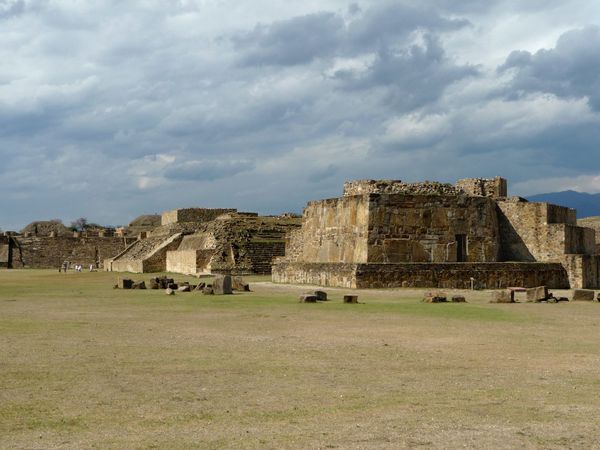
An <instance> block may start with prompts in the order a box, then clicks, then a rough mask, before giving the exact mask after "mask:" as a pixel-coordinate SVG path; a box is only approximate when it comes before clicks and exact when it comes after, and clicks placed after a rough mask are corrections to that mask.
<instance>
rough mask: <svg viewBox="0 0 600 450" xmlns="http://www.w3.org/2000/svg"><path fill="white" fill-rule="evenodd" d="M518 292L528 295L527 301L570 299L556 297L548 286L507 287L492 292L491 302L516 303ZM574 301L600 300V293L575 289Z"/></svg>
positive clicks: (549, 301) (561, 300)
mask: <svg viewBox="0 0 600 450" xmlns="http://www.w3.org/2000/svg"><path fill="white" fill-rule="evenodd" d="M518 292H524V293H525V296H526V302H528V303H542V302H548V303H558V302H564V301H567V302H568V301H569V299H568V298H567V297H555V296H554V295H553V294H552V293H551V292H549V291H548V288H547V287H546V286H538V287H535V288H529V289H527V288H517V287H512V288H507V289H504V290H502V291H495V292H492V300H491V303H516V300H515V294H516V293H518ZM573 301H587V302H593V301H600V294H598V297H596V293H595V291H592V290H588V289H575V290H574V291H573Z"/></svg>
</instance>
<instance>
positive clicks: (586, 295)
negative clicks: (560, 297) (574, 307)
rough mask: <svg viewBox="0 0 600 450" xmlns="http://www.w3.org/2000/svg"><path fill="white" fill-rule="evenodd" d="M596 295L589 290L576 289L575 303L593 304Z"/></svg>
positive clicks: (574, 292) (574, 293) (574, 294)
mask: <svg viewBox="0 0 600 450" xmlns="http://www.w3.org/2000/svg"><path fill="white" fill-rule="evenodd" d="M595 296H596V293H595V292H594V291H591V290H589V289H575V290H574V291H573V301H574V302H593V301H594V297H595Z"/></svg>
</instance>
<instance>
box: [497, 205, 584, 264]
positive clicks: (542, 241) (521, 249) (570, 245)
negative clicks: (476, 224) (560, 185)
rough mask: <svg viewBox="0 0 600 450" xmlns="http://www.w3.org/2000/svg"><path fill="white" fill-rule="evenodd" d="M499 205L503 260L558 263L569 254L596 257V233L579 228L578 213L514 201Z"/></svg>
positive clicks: (566, 209)
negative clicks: (583, 254)
mask: <svg viewBox="0 0 600 450" xmlns="http://www.w3.org/2000/svg"><path fill="white" fill-rule="evenodd" d="M497 204H498V215H499V222H500V237H501V259H502V260H504V261H555V260H558V259H559V258H560V257H561V256H562V255H564V254H567V253H589V254H591V253H595V245H594V243H593V240H594V239H595V238H594V235H593V232H591V231H590V230H589V229H587V228H582V227H577V226H576V223H577V221H576V217H575V214H576V213H575V211H574V210H572V209H569V208H564V207H560V206H556V205H549V204H546V203H529V202H524V201H514V200H507V201H498V202H497ZM561 221H563V222H562V223H561Z"/></svg>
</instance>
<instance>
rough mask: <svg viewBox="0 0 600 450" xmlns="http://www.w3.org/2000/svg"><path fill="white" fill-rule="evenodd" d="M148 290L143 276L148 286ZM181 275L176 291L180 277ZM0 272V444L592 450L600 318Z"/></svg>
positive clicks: (584, 310) (270, 289)
mask: <svg viewBox="0 0 600 450" xmlns="http://www.w3.org/2000/svg"><path fill="white" fill-rule="evenodd" d="M149 277H150V276H148V275H145V276H137V277H135V276H134V278H138V279H142V278H144V279H149ZM178 278H180V279H182V278H184V277H178ZM114 280H115V275H114V274H107V273H91V274H86V273H84V274H67V275H65V274H58V273H57V272H53V271H12V272H8V271H4V272H0V355H1V358H0V389H1V390H0V448H102V449H105V448H161V449H162V448H403V447H406V448H416V447H423V448H431V447H434V448H456V447H470V448H515V447H524V448H591V447H596V446H598V443H599V442H600V430H599V429H598V427H597V413H598V411H599V410H600V395H599V394H600V377H599V376H598V368H599V367H600V352H599V351H598V349H597V345H598V344H597V340H598V337H599V335H600V328H599V326H600V304H584V303H580V304H575V303H570V304H558V305H533V304H515V305H491V304H488V303H487V299H488V296H489V293H481V292H478V293H476V294H472V293H468V294H467V297H468V300H469V302H470V303H469V304H466V305H462V304H421V303H419V299H420V296H421V295H422V291H408V290H381V291H369V292H367V291H359V292H358V295H359V296H360V300H361V301H362V302H364V303H363V304H360V305H343V304H342V303H341V296H342V294H343V293H344V292H347V291H344V290H336V289H328V290H327V291H328V292H329V293H330V296H331V297H332V299H333V300H332V301H331V302H329V303H326V304H316V305H313V304H299V303H297V300H296V298H297V294H299V293H300V292H303V291H304V290H305V288H302V287H289V286H276V285H272V284H270V283H268V282H264V281H262V282H260V283H254V284H253V285H252V287H253V290H254V292H252V293H244V294H237V295H234V296H226V297H207V296H202V295H199V294H195V293H192V294H179V295H176V296H175V297H169V296H166V295H164V293H163V292H161V291H116V290H113V289H112V285H113V284H114Z"/></svg>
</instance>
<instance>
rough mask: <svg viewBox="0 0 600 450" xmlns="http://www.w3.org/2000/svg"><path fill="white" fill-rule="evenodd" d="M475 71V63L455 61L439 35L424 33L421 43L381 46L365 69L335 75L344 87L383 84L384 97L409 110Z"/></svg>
mask: <svg viewBox="0 0 600 450" xmlns="http://www.w3.org/2000/svg"><path fill="white" fill-rule="evenodd" d="M477 74H478V71H477V69H476V68H475V67H472V66H468V65H464V66H459V65H456V64H454V63H453V62H452V61H451V60H450V59H449V58H448V57H447V56H446V54H445V52H444V49H443V47H442V45H441V43H440V41H439V39H438V38H436V37H435V36H432V35H430V34H426V35H424V36H423V44H422V45H411V46H410V47H409V48H407V49H401V50H399V51H398V50H391V49H389V48H386V49H382V50H380V51H379V52H378V53H377V56H376V58H375V60H374V62H373V63H372V64H371V65H370V66H369V67H368V69H367V70H366V71H364V72H358V73H353V72H352V71H340V72H338V73H337V74H336V78H338V79H339V80H341V81H342V82H343V85H344V87H345V88H346V89H373V88H379V87H385V88H387V91H388V92H387V94H386V99H387V100H386V101H387V102H389V103H391V104H393V105H394V107H395V109H400V110H402V111H409V110H412V109H414V108H418V107H421V106H423V105H426V104H429V103H432V102H435V101H436V100H437V99H438V98H439V97H440V95H441V94H442V93H443V91H444V89H445V88H446V87H447V86H448V85H450V84H452V83H454V82H456V81H458V80H461V79H463V78H466V77H471V76H476V75H477Z"/></svg>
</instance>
